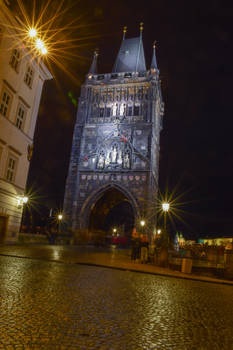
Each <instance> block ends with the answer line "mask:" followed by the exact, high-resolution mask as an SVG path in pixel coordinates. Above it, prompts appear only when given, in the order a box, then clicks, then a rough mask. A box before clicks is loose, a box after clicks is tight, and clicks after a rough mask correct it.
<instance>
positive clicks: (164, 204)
mask: <svg viewBox="0 0 233 350" xmlns="http://www.w3.org/2000/svg"><path fill="white" fill-rule="evenodd" d="M162 208H163V211H168V210H169V208H170V204H169V203H166V202H165V203H162Z"/></svg>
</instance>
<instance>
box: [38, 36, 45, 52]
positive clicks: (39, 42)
mask: <svg viewBox="0 0 233 350" xmlns="http://www.w3.org/2000/svg"><path fill="white" fill-rule="evenodd" d="M44 47H45V46H44V42H43V41H42V40H41V39H37V40H36V48H37V49H38V50H41V51H42V49H43V48H44Z"/></svg>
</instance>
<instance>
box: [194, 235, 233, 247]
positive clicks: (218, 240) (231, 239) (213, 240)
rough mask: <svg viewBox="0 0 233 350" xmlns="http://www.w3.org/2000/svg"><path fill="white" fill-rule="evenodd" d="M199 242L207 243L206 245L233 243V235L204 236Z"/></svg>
mask: <svg viewBox="0 0 233 350" xmlns="http://www.w3.org/2000/svg"><path fill="white" fill-rule="evenodd" d="M198 243H199V244H206V245H215V246H216V245H217V246H219V245H221V246H227V245H228V244H232V243H233V235H229V236H227V237H226V236H222V237H219V236H215V237H203V238H199V239H198Z"/></svg>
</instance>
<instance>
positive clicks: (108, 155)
mask: <svg viewBox="0 0 233 350" xmlns="http://www.w3.org/2000/svg"><path fill="white" fill-rule="evenodd" d="M105 164H106V166H108V165H109V164H110V152H109V151H108V153H107V157H106V161H105Z"/></svg>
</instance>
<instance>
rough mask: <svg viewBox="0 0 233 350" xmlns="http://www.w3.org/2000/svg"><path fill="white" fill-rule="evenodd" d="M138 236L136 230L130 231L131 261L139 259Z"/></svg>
mask: <svg viewBox="0 0 233 350" xmlns="http://www.w3.org/2000/svg"><path fill="white" fill-rule="evenodd" d="M140 245H141V242H140V238H139V235H138V233H137V231H136V229H135V228H134V229H133V232H132V240H131V261H132V262H139V260H140Z"/></svg>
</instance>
